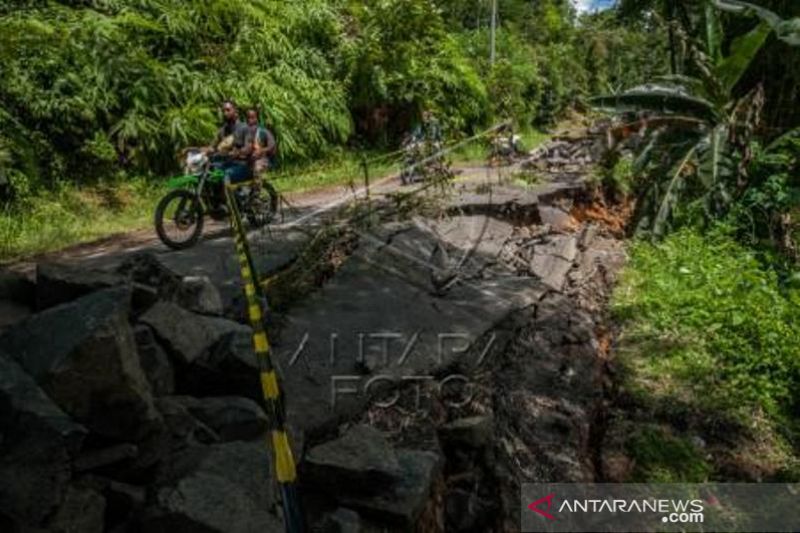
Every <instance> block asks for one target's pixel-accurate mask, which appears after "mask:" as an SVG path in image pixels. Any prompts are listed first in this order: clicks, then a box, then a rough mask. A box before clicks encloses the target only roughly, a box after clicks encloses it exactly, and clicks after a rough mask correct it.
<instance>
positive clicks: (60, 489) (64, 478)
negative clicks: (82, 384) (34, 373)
mask: <svg viewBox="0 0 800 533" xmlns="http://www.w3.org/2000/svg"><path fill="white" fill-rule="evenodd" d="M86 433H87V432H86V430H85V429H84V427H83V426H81V425H79V424H77V423H75V422H74V421H73V420H72V419H70V417H69V416H68V415H67V414H66V413H64V412H63V411H62V410H61V409H60V408H59V407H58V406H57V405H55V404H54V403H53V402H52V401H51V400H50V399H49V398H48V397H47V396H46V395H45V394H44V392H43V391H42V390H41V389H40V388H39V387H38V386H37V385H36V383H35V382H34V381H33V379H32V378H31V377H30V376H28V375H27V374H26V373H25V372H24V371H23V370H22V368H21V367H20V366H19V365H18V364H17V363H16V362H14V361H12V360H11V359H10V358H9V357H8V356H6V355H4V354H2V353H0V436H1V437H2V440H0V480H2V482H0V514H5V515H7V516H9V517H11V518H13V519H15V520H19V521H21V522H23V523H27V524H31V525H38V524H41V523H42V522H43V521H44V520H45V519H46V518H47V517H48V516H49V515H50V514H51V513H52V512H53V510H54V509H55V508H56V507H58V506H59V505H60V504H61V502H62V501H63V498H64V495H65V493H66V491H67V487H68V483H69V480H70V476H71V472H70V456H71V455H73V454H75V453H76V452H77V451H78V449H79V448H80V446H81V443H82V441H83V439H84V437H85V435H86Z"/></svg>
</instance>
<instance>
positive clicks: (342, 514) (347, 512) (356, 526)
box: [313, 507, 363, 533]
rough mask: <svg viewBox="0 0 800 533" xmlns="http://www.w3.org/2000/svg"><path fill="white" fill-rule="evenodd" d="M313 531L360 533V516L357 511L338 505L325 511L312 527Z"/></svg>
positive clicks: (316, 532) (320, 532)
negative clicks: (328, 511) (330, 510)
mask: <svg viewBox="0 0 800 533" xmlns="http://www.w3.org/2000/svg"><path fill="white" fill-rule="evenodd" d="M313 531H314V532H315V533H361V532H362V531H363V528H362V527H361V517H360V516H358V513H357V512H355V511H353V510H351V509H345V508H344V507H339V508H337V509H336V510H334V511H332V512H330V513H326V514H325V516H323V517H322V519H321V520H320V521H319V522H318V523H317V524H315V527H314V528H313Z"/></svg>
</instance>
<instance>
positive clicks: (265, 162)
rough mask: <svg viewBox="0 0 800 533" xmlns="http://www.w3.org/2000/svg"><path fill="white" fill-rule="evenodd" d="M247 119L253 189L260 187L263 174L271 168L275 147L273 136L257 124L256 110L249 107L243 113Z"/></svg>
mask: <svg viewBox="0 0 800 533" xmlns="http://www.w3.org/2000/svg"><path fill="white" fill-rule="evenodd" d="M245 115H246V118H247V143H248V144H249V145H250V146H251V156H252V163H253V182H254V184H255V187H256V188H258V187H260V186H261V180H262V179H263V176H264V174H265V173H266V172H267V170H268V169H269V168H270V167H271V166H272V161H271V160H272V157H274V155H275V152H276V148H277V145H276V144H275V136H274V135H273V134H272V132H271V131H270V130H269V129H267V128H266V127H264V126H261V125H260V124H259V116H258V109H256V108H253V107H251V108H250V109H248V110H247V112H246V113H245Z"/></svg>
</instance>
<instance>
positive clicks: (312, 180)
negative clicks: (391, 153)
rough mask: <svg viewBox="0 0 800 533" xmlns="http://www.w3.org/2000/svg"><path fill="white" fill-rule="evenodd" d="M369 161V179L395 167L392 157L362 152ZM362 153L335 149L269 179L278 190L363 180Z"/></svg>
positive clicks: (386, 173)
mask: <svg viewBox="0 0 800 533" xmlns="http://www.w3.org/2000/svg"><path fill="white" fill-rule="evenodd" d="M364 155H365V156H366V158H367V162H368V165H369V178H370V182H374V181H375V180H377V179H380V178H383V177H385V176H388V175H390V174H392V173H394V172H398V171H399V166H398V165H397V164H396V163H395V161H396V159H397V158H396V157H385V154H384V153H383V152H375V151H370V152H366V153H364ZM362 161H363V159H362V154H361V153H359V152H352V151H340V152H335V153H333V154H332V155H330V156H328V157H327V158H325V159H322V160H319V161H315V162H313V163H308V164H305V165H301V166H292V167H289V168H286V169H281V170H278V171H277V172H275V173H274V174H273V175H272V177H270V179H271V180H272V183H273V184H274V185H275V188H276V189H277V190H278V191H279V192H280V193H282V194H286V193H300V192H305V191H311V190H317V189H323V188H326V187H333V186H337V185H345V184H348V183H349V182H350V181H351V180H354V183H355V185H356V186H361V185H363V184H364V169H363V166H362Z"/></svg>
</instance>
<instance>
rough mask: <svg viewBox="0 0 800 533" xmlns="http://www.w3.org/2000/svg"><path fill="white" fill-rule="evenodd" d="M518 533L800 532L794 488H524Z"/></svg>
mask: <svg viewBox="0 0 800 533" xmlns="http://www.w3.org/2000/svg"><path fill="white" fill-rule="evenodd" d="M521 503H522V505H521V508H522V510H521V517H520V521H521V529H522V531H564V532H582V531H611V532H624V531H718V532H724V531H730V532H739V531H741V532H749V531H781V532H782V531H787V532H788V531H800V484H789V483H768V484H760V483H730V484H723V483H720V484H689V483H686V484H634V483H632V484H566V483H563V484H528V485H524V486H523V488H522V501H521Z"/></svg>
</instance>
